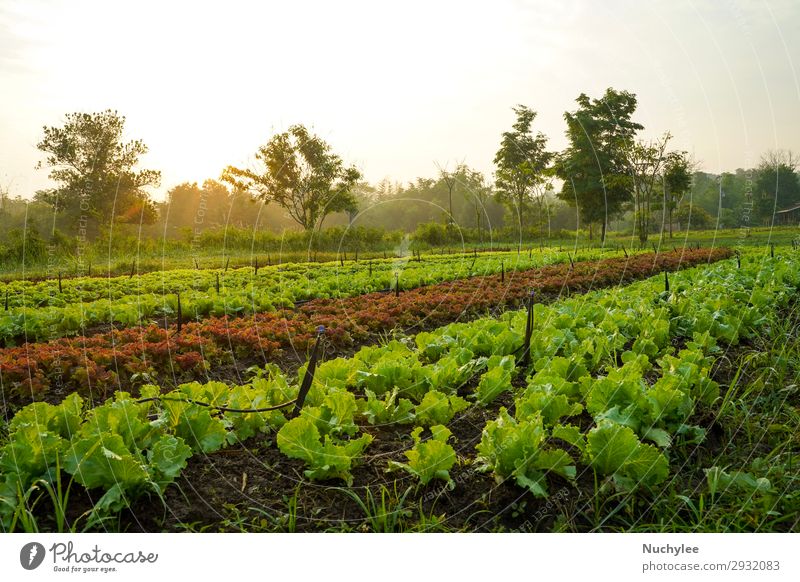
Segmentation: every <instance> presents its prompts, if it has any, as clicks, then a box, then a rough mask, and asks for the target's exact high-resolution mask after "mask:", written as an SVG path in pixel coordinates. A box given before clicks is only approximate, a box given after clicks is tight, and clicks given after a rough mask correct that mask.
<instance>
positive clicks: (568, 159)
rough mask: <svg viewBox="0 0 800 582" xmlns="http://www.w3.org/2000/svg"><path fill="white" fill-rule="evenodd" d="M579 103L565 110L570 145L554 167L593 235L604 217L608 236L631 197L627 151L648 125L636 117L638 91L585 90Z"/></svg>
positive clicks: (566, 195) (561, 195)
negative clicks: (599, 93) (596, 94)
mask: <svg viewBox="0 0 800 582" xmlns="http://www.w3.org/2000/svg"><path fill="white" fill-rule="evenodd" d="M576 102H577V103H578V109H577V110H576V111H575V112H573V113H570V112H566V113H565V114H564V119H565V120H566V122H567V139H568V140H569V146H568V147H567V149H566V150H565V151H564V152H562V153H561V154H560V155H559V157H558V160H557V163H556V166H555V169H556V175H557V176H558V177H559V178H560V179H561V180H563V186H562V188H561V192H560V193H559V195H558V196H559V198H561V200H563V201H564V202H566V203H567V204H569V205H570V206H573V207H577V208H578V210H579V213H580V217H581V219H582V220H583V221H584V222H585V223H587V224H588V225H589V237H590V238H591V233H592V229H591V225H592V224H593V223H597V222H600V223H601V226H602V231H601V240H602V241H605V236H606V227H607V225H608V221H609V220H610V219H611V218H612V217H613V216H614V215H616V214H618V213H619V212H620V211H621V209H622V205H623V204H624V203H625V202H628V201H629V200H630V198H631V193H630V183H631V176H630V173H629V164H628V155H629V153H630V150H631V148H632V147H633V143H634V137H635V135H636V132H637V131H638V130H640V129H643V127H642V126H641V125H639V124H638V123H635V122H633V121H631V116H632V115H633V113H634V112H635V111H636V103H637V102H636V95H634V94H633V93H628V92H627V91H616V90H615V89H613V88H609V89H607V90H606V92H605V94H604V95H603V97H601V98H600V99H590V98H589V97H588V96H586V94H584V93H581V95H580V96H579V97H578V98H577V99H576Z"/></svg>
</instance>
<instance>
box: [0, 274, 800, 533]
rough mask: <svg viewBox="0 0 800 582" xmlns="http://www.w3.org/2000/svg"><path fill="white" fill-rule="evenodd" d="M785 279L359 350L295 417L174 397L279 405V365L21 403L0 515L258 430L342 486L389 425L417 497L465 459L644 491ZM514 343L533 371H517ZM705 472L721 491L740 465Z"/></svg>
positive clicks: (124, 489)
mask: <svg viewBox="0 0 800 582" xmlns="http://www.w3.org/2000/svg"><path fill="white" fill-rule="evenodd" d="M798 267H800V263H799V262H798V261H797V260H796V259H789V260H779V259H765V260H763V261H762V262H761V263H756V262H755V261H750V262H748V263H747V264H746V265H744V266H743V267H742V268H737V265H736V263H735V262H732V261H729V262H725V263H718V264H716V265H711V266H706V267H702V268H696V269H690V270H686V271H683V272H680V273H677V274H675V275H673V276H672V277H671V285H670V289H669V290H665V288H664V280H663V278H662V277H655V278H652V279H649V280H647V281H642V282H639V283H635V284H633V285H631V286H629V287H624V288H617V289H610V290H605V291H597V292H594V293H591V294H590V295H588V296H586V297H574V298H572V299H567V300H563V301H559V302H556V303H554V304H552V305H536V306H535V307H534V319H533V322H534V323H533V328H532V329H533V333H532V340H531V343H530V344H529V346H526V345H525V343H524V338H525V330H526V325H527V314H526V313H525V311H517V312H506V313H504V314H503V315H501V316H500V317H499V318H484V319H480V320H476V321H473V322H470V323H455V324H450V325H448V326H445V327H441V328H438V329H436V330H434V331H431V332H426V333H422V334H418V335H417V336H416V337H415V338H414V341H413V343H401V342H398V341H392V342H389V343H388V344H386V345H383V346H373V347H366V348H363V349H362V350H361V351H359V352H358V353H357V354H356V355H355V356H354V357H352V358H337V359H334V360H330V361H327V362H324V363H322V364H321V365H320V366H319V367H318V369H317V371H316V373H315V376H314V382H313V384H312V387H311V391H310V392H309V395H308V398H307V401H306V406H305V407H304V408H303V409H302V412H301V413H300V415H299V416H297V417H294V418H287V415H285V414H284V413H283V412H281V411H277V410H276V411H270V412H264V413H257V412H247V413H235V412H224V413H222V414H219V415H214V414H211V411H210V410H209V409H208V408H205V407H200V406H197V405H195V404H192V403H191V402H189V401H188V400H187V399H196V400H201V401H204V402H206V403H208V404H211V405H214V406H228V407H235V408H250V407H264V406H269V405H274V404H276V403H281V402H285V401H286V400H287V399H290V398H293V397H294V396H295V395H296V394H297V393H298V385H297V384H295V383H293V382H290V381H289V380H288V378H287V377H286V376H285V375H284V374H282V373H281V372H280V371H278V370H277V369H276V368H275V367H271V368H268V370H267V371H266V373H264V374H263V375H261V376H260V377H258V378H256V379H254V380H253V381H251V382H250V383H248V384H244V385H240V386H233V387H231V386H228V385H226V384H223V383H220V382H210V383H207V384H200V383H196V382H195V383H191V384H185V385H182V386H180V387H178V388H177V389H176V390H173V391H166V390H161V389H160V388H158V387H157V386H146V387H144V388H143V390H142V393H143V395H144V396H147V397H151V398H152V397H161V398H164V399H165V400H164V401H162V402H160V403H155V402H146V403H137V402H135V401H134V400H133V399H132V398H131V396H130V395H129V394H127V393H119V394H117V395H116V397H115V398H114V399H112V400H108V401H107V402H106V403H104V404H103V405H101V406H98V407H94V408H92V407H91V406H87V404H86V402H85V401H84V400H83V399H81V398H80V397H79V396H78V395H75V394H73V395H71V396H69V397H68V398H66V399H65V400H64V401H63V403H61V404H60V405H58V406H52V405H50V404H46V403H37V404H33V405H30V406H28V407H27V408H25V409H23V410H22V411H20V412H19V413H18V414H17V415H16V416H15V417H14V418H13V419H12V420H11V422H10V424H9V436H8V439H7V441H6V443H5V444H4V445H3V447H2V448H1V449H0V470H1V471H2V482H0V520H1V521H2V526H3V529H5V530H13V529H19V528H21V527H22V525H23V523H22V522H23V521H24V520H25V519H26V518H28V517H29V516H28V515H27V513H26V511H27V507H28V504H29V503H30V498H31V496H32V495H35V494H37V493H36V491H39V490H44V491H48V492H55V491H60V490H61V489H60V488H58V487H57V486H58V485H59V484H60V483H61V479H62V477H61V471H62V470H63V471H64V472H66V474H68V475H70V476H72V478H74V479H75V480H76V481H77V482H78V483H79V484H81V485H83V486H84V487H86V488H90V489H98V490H100V491H101V492H102V496H101V497H100V498H99V500H98V501H97V503H96V504H95V507H94V510H93V513H92V516H91V518H98V519H99V518H102V517H103V516H104V515H107V514H109V513H113V512H115V511H118V510H119V509H121V508H123V507H125V506H127V505H128V504H129V503H130V501H131V500H132V499H134V498H135V497H137V496H139V495H142V494H144V493H154V494H156V495H162V494H163V492H164V490H165V488H166V487H167V486H168V485H169V484H170V483H171V482H172V481H174V479H176V478H177V477H178V476H179V475H180V473H181V471H182V470H183V468H184V467H185V466H186V461H187V460H188V459H189V457H191V456H192V455H193V454H196V453H213V452H215V451H217V450H219V449H221V448H223V447H225V446H228V445H230V444H233V443H236V442H239V441H243V440H246V439H247V438H249V437H252V436H255V435H257V434H259V433H264V432H267V433H274V434H275V444H276V446H277V447H278V449H279V450H280V451H281V452H282V453H283V454H284V455H285V456H286V457H288V458H291V459H296V460H297V461H299V462H301V463H302V464H303V465H304V467H305V473H304V474H305V477H306V478H308V479H311V480H319V481H332V480H333V481H335V480H339V481H344V482H345V483H348V484H349V483H351V482H352V479H353V475H352V468H353V466H355V465H356V464H358V463H363V462H375V463H382V462H383V463H385V461H381V456H376V457H374V458H371V457H370V455H369V448H370V444H371V442H372V441H373V440H374V439H376V438H380V437H379V436H376V435H379V432H378V431H375V430H374V428H375V427H377V426H379V425H384V424H399V425H410V426H414V427H415V428H413V429H410V436H411V441H412V443H413V444H412V445H411V446H410V447H409V448H408V449H407V450H406V451H405V457H406V459H407V462H404V463H398V462H390V463H389V465H388V466H386V467H385V469H388V470H394V471H404V472H406V473H408V474H409V475H410V476H411V477H412V478H414V479H417V480H418V481H419V482H420V483H421V484H422V485H425V484H427V483H429V482H431V481H432V480H443V481H447V482H450V484H451V486H455V483H453V482H452V481H451V478H450V470H451V469H452V468H453V467H454V466H455V465H456V464H457V463H458V462H465V463H470V464H473V465H474V466H475V467H476V469H477V470H479V471H485V472H491V473H492V474H493V475H494V476H495V477H496V479H497V480H498V481H500V482H504V481H509V482H512V483H515V484H516V485H517V486H518V487H520V488H522V489H525V490H528V491H530V492H531V493H532V494H533V495H534V496H537V497H546V496H547V495H548V492H549V491H550V490H551V488H552V487H551V486H552V484H553V483H574V482H575V481H576V480H578V479H580V478H581V475H582V474H583V472H585V471H586V472H589V474H590V475H594V477H593V478H594V479H597V480H599V482H598V483H597V485H598V486H600V487H602V488H607V489H612V490H613V489H616V490H618V491H620V492H625V493H630V492H633V491H636V490H653V489H654V488H656V487H658V486H659V485H660V484H661V483H663V482H664V481H665V480H666V479H667V478H668V477H669V475H670V473H671V472H672V471H674V470H675V467H673V466H671V464H670V457H671V455H672V451H675V450H678V449H681V448H684V447H689V446H694V445H696V444H697V443H700V442H702V441H703V440H704V439H705V436H706V427H704V426H702V425H700V424H697V419H698V415H697V412H698V411H699V410H700V409H707V408H709V407H713V406H715V405H716V403H717V402H718V399H719V398H720V391H719V386H718V385H717V383H716V382H715V381H714V380H713V379H712V378H711V377H710V371H711V369H712V366H713V363H714V361H715V359H716V358H717V357H718V355H719V354H720V353H721V352H722V350H723V349H724V348H726V347H728V346H733V345H736V344H738V343H739V342H740V341H741V339H742V338H748V337H750V336H751V335H752V334H754V333H756V332H757V331H758V330H759V329H761V328H763V327H765V326H769V325H770V324H771V323H772V322H774V321H775V320H776V318H777V317H780V312H781V310H782V309H783V308H785V307H787V306H788V305H789V304H790V303H791V302H792V301H793V300H794V299H795V298H796V297H797V292H798V289H799V288H800V270H799V269H798ZM676 344H677V345H681V346H682V347H680V348H677V347H676ZM526 348H527V349H529V350H530V358H526V359H525V361H527V362H529V363H528V364H522V365H521V362H520V357H519V356H520V355H521V354H522V353H523V352H524V350H525V349H526ZM303 375H304V372H303V371H302V370H301V373H300V377H301V378H302V377H303ZM503 394H510V396H511V397H512V398H513V402H514V407H513V412H510V411H509V410H506V409H505V408H500V410H499V413H498V414H497V417H496V418H494V419H493V420H490V421H488V422H487V423H486V425H485V426H484V428H483V431H482V436H481V440H480V442H479V443H478V444H477V446H476V447H475V449H474V450H473V451H471V452H470V451H467V450H466V449H465V450H464V451H462V452H461V453H462V454H461V455H459V456H457V455H456V451H455V449H454V448H453V446H452V445H453V444H455V443H452V442H451V438H450V437H451V432H450V430H449V429H448V428H447V425H448V424H449V423H450V422H451V421H452V420H453V419H454V418H455V417H456V416H457V415H458V414H461V413H462V412H463V411H464V410H465V409H466V408H468V407H472V406H478V407H486V406H488V405H490V404H491V403H492V402H493V401H494V400H496V399H497V398H498V397H500V396H501V395H503ZM153 416H155V417H156V420H155V421H152V420H150V419H151V418H152V417H153ZM459 457H460V458H461V459H462V460H461V461H459ZM703 469H704V470H705V471H706V472H707V474H713V475H714V476H715V478H718V477H720V475H722V476H726V475H727V477H728V478H729V480H732V481H733V480H734V473H735V471H736V468H735V467H732V468H727V467H724V468H721V467H713V466H707V467H703ZM727 471H731V472H732V473H730V474H728V473H727ZM762 485H763V487H767V488H768V487H769V483H766V484H764V483H761V485H760V486H762ZM48 486H49V489H48ZM731 491H732V492H734V493H735V488H732V489H731ZM49 494H50V496H51V497H53V498H54V499H56V500H57V499H58V496H57V495H56V494H54V493H49ZM776 510H778V511H779V510H780V507H779V506H776Z"/></svg>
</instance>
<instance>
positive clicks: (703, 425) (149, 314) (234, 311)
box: [0, 247, 800, 532]
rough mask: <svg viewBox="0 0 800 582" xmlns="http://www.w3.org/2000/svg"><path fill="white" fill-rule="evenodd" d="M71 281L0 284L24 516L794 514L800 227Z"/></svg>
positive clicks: (731, 525)
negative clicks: (614, 246) (674, 242)
mask: <svg viewBox="0 0 800 582" xmlns="http://www.w3.org/2000/svg"><path fill="white" fill-rule="evenodd" d="M58 285H59V282H58V281H53V280H50V281H44V282H38V283H30V282H14V283H9V284H7V285H6V286H5V287H0V291H1V292H3V293H4V294H5V293H6V292H7V296H8V304H9V305H8V310H7V313H6V315H4V316H3V317H2V318H0V333H2V337H3V340H4V341H5V342H6V347H4V348H3V349H0V380H1V381H2V382H1V383H0V387H1V388H2V393H3V400H2V406H3V411H4V415H5V421H4V424H3V431H2V433H1V436H0V524H1V526H2V530H3V531H542V532H551V531H791V530H793V529H796V528H797V527H798V519H800V513H798V512H799V511H800V493H798V491H800V471H798V468H797V460H796V459H797V455H798V453H800V441H799V440H798V434H800V433H799V432H798V421H800V414H798V406H799V405H800V388H798V385H800V383H798V376H799V375H800V338H798V329H800V314H799V313H798V294H799V293H800V254H798V253H797V251H795V250H794V249H793V248H792V247H779V248H777V249H775V250H772V251H770V250H769V249H768V250H766V251H765V250H764V248H756V247H754V248H752V249H748V250H746V251H743V252H739V253H736V254H735V253H734V252H733V251H732V250H730V249H728V248H716V249H708V248H698V249H677V250H674V251H670V252H662V253H657V254H656V253H652V252H649V253H648V252H639V253H635V254H634V253H630V254H628V253H627V252H626V253H623V252H622V251H619V252H617V251H614V252H600V251H590V252H585V253H578V254H577V255H574V254H569V255H568V254H567V253H566V252H561V253H558V252H556V251H547V252H546V253H545V252H540V251H533V252H531V253H530V254H525V253H517V252H513V253H485V254H477V255H462V256H457V257H452V256H441V257H435V258H434V257H428V256H421V257H414V258H411V257H408V258H407V259H403V260H399V259H387V260H386V261H383V260H373V261H368V262H365V261H361V262H359V263H355V262H352V261H351V262H348V263H346V264H342V263H338V264H326V265H321V266H313V267H309V266H308V265H303V264H290V265H280V266H262V267H261V268H256V267H255V266H254V267H252V268H245V269H237V270H233V271H227V272H224V271H223V272H220V271H199V270H197V271H188V270H180V271H174V272H160V273H151V274H148V275H142V276H133V277H119V278H113V279H89V278H84V279H74V280H64V281H62V282H61V283H60V285H61V288H60V289H59V288H58V287H57V286H58ZM178 297H180V300H179V299H178Z"/></svg>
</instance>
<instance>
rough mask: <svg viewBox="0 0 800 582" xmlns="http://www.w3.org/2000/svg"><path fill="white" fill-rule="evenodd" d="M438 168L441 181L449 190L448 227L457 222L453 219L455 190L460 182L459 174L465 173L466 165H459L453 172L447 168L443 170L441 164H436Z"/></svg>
mask: <svg viewBox="0 0 800 582" xmlns="http://www.w3.org/2000/svg"><path fill="white" fill-rule="evenodd" d="M436 167H437V168H438V169H439V179H440V180H441V181H442V182H444V184H445V187H446V188H447V204H448V206H447V208H448V215H447V225H448V226H449V225H451V224H453V223H454V222H455V218H454V217H453V190H454V189H455V187H456V184H457V182H458V174H459V172H461V173H463V169H464V164H457V165H456V169H455V170H454V171H452V172H449V171H447V167H445V168H442V167H441V166H440V165H439V164H436Z"/></svg>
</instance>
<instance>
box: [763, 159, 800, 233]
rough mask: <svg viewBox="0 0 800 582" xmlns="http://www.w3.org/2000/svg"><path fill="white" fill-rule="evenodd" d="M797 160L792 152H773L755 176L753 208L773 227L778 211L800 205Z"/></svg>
mask: <svg viewBox="0 0 800 582" xmlns="http://www.w3.org/2000/svg"><path fill="white" fill-rule="evenodd" d="M796 170H797V156H796V155H794V154H793V153H792V152H790V151H781V150H778V151H770V152H767V153H766V154H764V155H763V156H762V158H761V163H760V164H759V166H758V168H757V169H756V172H755V185H754V192H753V194H754V200H753V206H754V207H755V210H756V215H757V216H758V217H759V219H760V220H761V221H762V222H763V223H765V224H769V223H771V222H772V219H773V217H774V215H775V212H776V211H777V210H783V209H785V208H789V207H790V206H792V205H794V204H797V203H798V202H800V182H799V181H798V177H797V173H796Z"/></svg>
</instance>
